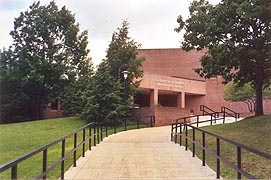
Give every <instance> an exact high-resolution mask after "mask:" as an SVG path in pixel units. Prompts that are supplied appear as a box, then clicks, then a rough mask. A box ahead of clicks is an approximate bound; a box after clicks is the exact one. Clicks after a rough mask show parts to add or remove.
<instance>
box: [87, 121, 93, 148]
mask: <svg viewBox="0 0 271 180" xmlns="http://www.w3.org/2000/svg"><path fill="white" fill-rule="evenodd" d="M88 136H89V139H88V149H89V150H91V140H92V133H91V126H89V132H88Z"/></svg>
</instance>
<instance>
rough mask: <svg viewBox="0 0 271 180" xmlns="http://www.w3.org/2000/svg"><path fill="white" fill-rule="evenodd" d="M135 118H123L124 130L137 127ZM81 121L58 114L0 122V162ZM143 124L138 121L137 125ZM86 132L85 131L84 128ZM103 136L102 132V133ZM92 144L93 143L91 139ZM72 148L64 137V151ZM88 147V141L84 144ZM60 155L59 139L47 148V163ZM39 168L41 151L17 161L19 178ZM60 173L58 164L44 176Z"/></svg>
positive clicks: (69, 161)
mask: <svg viewBox="0 0 271 180" xmlns="http://www.w3.org/2000/svg"><path fill="white" fill-rule="evenodd" d="M134 123H135V122H131V121H128V122H127V125H128V127H127V130H128V129H135V128H137V126H136V125H132V124H134ZM84 125H85V121H84V120H82V119H79V118H75V117H73V118H60V119H50V120H42V121H32V122H25V123H15V124H7V125H0V157H1V158H0V164H4V163H7V162H9V161H10V160H13V159H15V158H18V157H19V156H21V155H24V154H26V153H28V152H30V151H32V150H34V149H36V148H38V147H40V146H42V145H45V144H48V143H50V142H52V141H54V140H55V139H57V138H60V137H62V136H64V135H66V134H69V133H71V132H72V131H74V130H76V129H78V128H80V127H82V126H84ZM142 127H146V125H144V124H141V125H140V128H142ZM123 130H124V127H119V128H117V132H119V131H123ZM112 133H113V130H109V132H108V134H112ZM86 134H88V131H87V132H86ZM103 136H105V133H104V135H103ZM77 138H78V140H77V144H79V143H80V142H81V140H82V131H81V132H79V133H78V137H77ZM92 145H93V143H92ZM72 148H73V138H68V139H67V140H66V152H68V151H70V150H71V149H72ZM86 149H88V144H86ZM81 154H82V148H81V149H79V150H78V151H77V157H80V156H81ZM60 156H61V143H58V144H56V145H54V146H53V147H51V148H49V149H48V166H49V165H50V164H52V163H54V162H55V161H56V160H57V159H59V158H60ZM72 158H73V157H72V156H71V157H70V158H68V159H67V160H66V161H65V169H68V168H69V167H70V166H71V165H72V160H73V159H72ZM41 169H42V153H38V154H37V155H35V156H33V157H32V158H29V159H27V160H25V161H23V162H22V163H19V165H18V178H19V179H32V178H34V177H35V176H36V175H38V174H39V173H40V172H41ZM59 177H60V165H59V166H58V167H57V168H55V169H54V170H53V171H51V172H50V173H49V176H47V178H50V179H57V178H59ZM0 179H10V170H7V171H5V172H3V173H1V174H0Z"/></svg>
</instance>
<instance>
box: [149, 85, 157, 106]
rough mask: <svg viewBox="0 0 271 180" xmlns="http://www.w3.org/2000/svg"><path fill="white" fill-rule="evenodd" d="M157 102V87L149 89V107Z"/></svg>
mask: <svg viewBox="0 0 271 180" xmlns="http://www.w3.org/2000/svg"><path fill="white" fill-rule="evenodd" d="M156 104H158V89H151V91H150V107H154V106H155V105H156Z"/></svg>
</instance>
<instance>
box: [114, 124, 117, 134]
mask: <svg viewBox="0 0 271 180" xmlns="http://www.w3.org/2000/svg"><path fill="white" fill-rule="evenodd" d="M116 126H117V125H116V124H114V134H116V133H117V127H116Z"/></svg>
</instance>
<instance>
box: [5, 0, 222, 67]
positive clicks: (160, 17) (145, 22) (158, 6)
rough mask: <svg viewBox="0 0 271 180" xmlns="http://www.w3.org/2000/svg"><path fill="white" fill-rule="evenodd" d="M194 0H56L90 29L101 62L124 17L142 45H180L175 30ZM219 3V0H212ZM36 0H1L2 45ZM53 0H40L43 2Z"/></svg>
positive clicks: (92, 49) (9, 41)
mask: <svg viewBox="0 0 271 180" xmlns="http://www.w3.org/2000/svg"><path fill="white" fill-rule="evenodd" d="M191 1H192V0H55V2H56V4H57V5H58V7H59V8H61V7H62V6H64V5H65V6H66V7H67V8H68V9H69V10H70V11H72V13H75V18H76V21H77V22H78V23H79V24H80V30H81V31H83V30H88V32H89V49H90V56H91V57H92V60H93V63H94V64H95V65H98V64H99V63H100V62H101V60H102V59H103V58H104V57H105V51H106V49H107V47H108V44H109V43H110V41H111V37H112V33H113V32H114V31H116V29H117V28H118V27H120V26H121V23H122V21H123V20H124V19H126V20H128V22H129V23H130V30H129V35H130V37H132V38H133V39H135V40H136V41H137V42H139V43H141V44H142V48H178V47H180V41H181V37H182V35H181V34H178V33H176V32H175V31H174V28H176V27H177V26H178V24H177V21H176V19H177V16H178V15H180V14H181V15H182V16H183V17H184V18H187V17H188V15H189V11H188V7H189V4H190V2H191ZM209 1H210V2H211V3H213V4H216V3H218V2H220V0H209ZM33 2H34V0H0V49H2V48H3V47H8V46H10V45H11V44H12V38H11V36H10V35H9V33H10V31H11V30H13V27H14V26H13V22H14V18H16V17H19V15H20V12H22V11H25V10H26V9H27V8H28V7H29V6H30V5H31V4H32V3H33ZM49 2H50V0H41V5H44V4H48V3H49Z"/></svg>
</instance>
